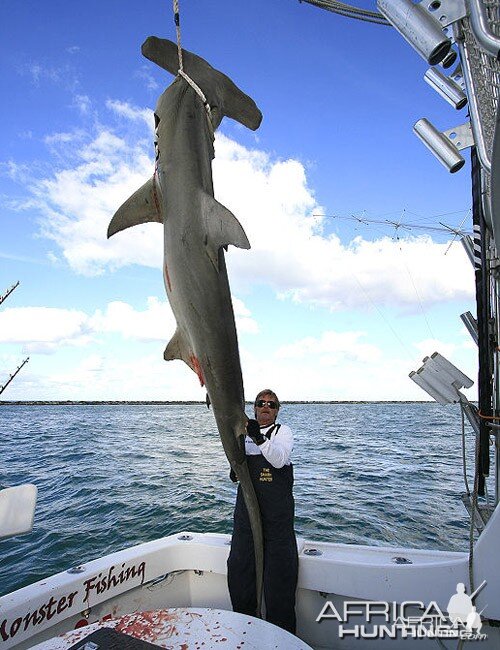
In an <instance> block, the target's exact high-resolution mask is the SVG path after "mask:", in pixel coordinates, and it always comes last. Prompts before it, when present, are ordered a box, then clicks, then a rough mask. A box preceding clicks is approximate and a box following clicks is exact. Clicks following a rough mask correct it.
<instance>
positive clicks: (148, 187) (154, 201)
mask: <svg viewBox="0 0 500 650" xmlns="http://www.w3.org/2000/svg"><path fill="white" fill-rule="evenodd" d="M150 221H157V222H158V223H163V216H162V214H161V201H160V200H159V188H158V186H157V184H156V183H155V178H154V176H153V177H151V178H150V179H149V181H147V182H146V183H144V185H143V186H142V187H140V188H139V189H138V190H137V191H136V192H134V193H133V194H132V196H129V198H128V199H127V200H126V201H125V203H123V204H122V205H121V206H120V207H119V208H118V210H117V211H116V212H115V214H114V215H113V218H112V219H111V221H110V223H109V226H108V238H109V237H111V236H112V235H114V234H115V233H117V232H120V231H121V230H125V229H126V228H130V227H131V226H137V225H139V224H141V223H148V222H150Z"/></svg>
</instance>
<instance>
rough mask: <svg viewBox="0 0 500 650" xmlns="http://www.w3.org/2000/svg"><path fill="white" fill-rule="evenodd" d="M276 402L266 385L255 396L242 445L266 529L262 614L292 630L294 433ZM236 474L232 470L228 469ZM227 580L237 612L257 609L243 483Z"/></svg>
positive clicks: (295, 562) (295, 568) (295, 571)
mask: <svg viewBox="0 0 500 650" xmlns="http://www.w3.org/2000/svg"><path fill="white" fill-rule="evenodd" d="M279 408H280V402H279V399H278V397H277V396H276V393H275V392H274V391H272V390H270V389H267V388H266V389H265V390H261V391H260V393H259V394H258V395H257V397H256V398H255V402H254V413H255V420H249V421H248V423H247V436H246V438H245V450H246V457H247V462H248V469H249V471H250V476H251V478H252V483H253V486H254V488H255V493H256V495H257V499H258V501H259V506H260V512H261V516H262V528H263V533H264V598H265V603H266V619H267V620H268V621H269V622H270V623H274V625H278V626H279V627H282V628H284V629H285V630H288V631H289V632H292V634H294V633H295V627H296V618H295V590H296V588H297V574H298V555H297V540H296V539H295V531H294V499H293V493H292V489H293V466H292V464H291V462H290V455H291V453H292V449H293V434H292V431H291V429H290V427H288V426H287V425H286V424H279V423H277V422H276V418H277V416H278V412H279ZM232 478H233V480H235V477H234V475H232ZM227 580H228V586H229V594H230V596H231V603H232V605H233V610H234V611H235V612H240V613H241V614H248V615H250V616H253V615H255V610H256V604H257V591H256V584H255V559H254V549H253V538H252V531H251V528H250V521H249V518H248V513H247V509H246V506H245V502H244V499H243V494H242V491H241V488H240V487H238V495H237V498H236V507H235V510H234V528H233V537H232V541H231V552H230V554H229V559H228V562H227Z"/></svg>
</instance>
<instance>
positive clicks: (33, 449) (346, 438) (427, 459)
mask: <svg viewBox="0 0 500 650" xmlns="http://www.w3.org/2000/svg"><path fill="white" fill-rule="evenodd" d="M248 412H249V413H250V411H248ZM280 415H281V417H280V420H281V421H282V422H284V423H287V424H289V425H290V426H291V427H292V429H293V431H294V433H295V449H294V456H293V460H294V464H295V498H296V512H297V517H296V530H297V533H298V535H300V536H302V537H305V538H307V539H315V540H322V541H330V542H344V543H357V544H376V545H379V544H388V545H397V546H399V545H401V546H411V547H414V548H432V549H443V550H455V551H457V550H467V548H468V534H469V533H468V518H467V513H466V511H465V508H464V507H463V505H462V502H461V500H460V493H461V492H463V491H464V488H463V475H462V452H461V418H460V412H459V409H458V407H442V406H439V405H437V404H427V403H426V404H390V403H389V404H384V403H381V404H376V403H367V404H285V405H284V406H283V408H282V410H281V414H280ZM466 434H467V447H468V454H469V463H470V467H471V468H472V463H471V455H472V449H473V438H472V433H471V431H470V430H469V429H467V430H466ZM0 436H1V437H0V486H1V487H7V486H10V485H17V484H19V483H24V482H31V483H35V484H36V485H37V486H38V490H39V496H38V506H37V512H36V518H35V526H34V529H33V532H32V533H30V534H27V535H24V536H19V537H16V538H13V539H10V540H4V541H0V595H3V594H5V593H8V592H10V591H12V590H13V589H16V588H19V587H22V586H24V585H26V584H29V583H30V582H33V581H35V580H39V579H41V578H43V577H45V576H47V575H51V574H53V573H56V572H58V571H62V570H64V569H67V568H68V567H70V566H73V565H76V564H81V563H83V562H85V561H88V560H91V559H93V558H96V557H99V556H102V555H104V554H106V553H110V552H112V551H117V550H119V549H122V548H124V547H126V546H129V545H133V544H138V543H140V542H146V541H149V540H152V539H155V538H157V537H161V536H164V535H169V534H172V533H175V532H177V531H179V530H191V531H199V532H202V531H204V532H223V533H230V532H231V517H232V508H233V503H234V499H235V486H234V485H233V484H232V483H231V482H230V480H229V478H228V475H229V468H228V463H227V461H226V459H225V456H224V452H223V450H222V446H221V443H220V441H219V437H218V433H217V430H216V427H215V423H214V418H213V414H212V412H211V411H208V410H207V408H206V406H204V405H196V404H190V405H44V406H19V405H5V404H4V405H0ZM469 473H470V472H469Z"/></svg>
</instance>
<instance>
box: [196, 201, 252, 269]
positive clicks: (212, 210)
mask: <svg viewBox="0 0 500 650" xmlns="http://www.w3.org/2000/svg"><path fill="white" fill-rule="evenodd" d="M202 213H203V214H204V215H205V227H206V231H205V232H206V237H205V245H206V250H207V254H208V256H209V257H210V259H211V260H212V263H213V265H214V266H215V268H216V269H217V270H218V269H219V249H220V248H221V247H222V246H224V248H226V249H227V247H228V246H229V245H230V244H231V245H232V246H236V247H237V248H245V249H248V248H250V242H249V241H248V237H247V236H246V234H245V231H244V230H243V226H242V225H241V223H240V222H239V221H238V219H237V218H236V217H235V216H234V214H233V213H232V212H231V211H230V210H228V209H227V208H226V207H225V206H224V205H222V203H219V202H218V201H217V200H216V199H214V197H213V196H211V195H210V194H207V193H205V192H204V193H203V195H202Z"/></svg>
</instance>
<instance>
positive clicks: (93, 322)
mask: <svg viewBox="0 0 500 650" xmlns="http://www.w3.org/2000/svg"><path fill="white" fill-rule="evenodd" d="M146 302H147V306H146V309H144V310H137V309H134V308H133V307H132V306H131V305H129V304H128V303H126V302H121V301H113V302H110V303H109V304H108V305H107V306H106V308H105V309H104V310H99V309H98V310H96V311H95V312H94V313H93V314H90V315H89V314H86V313H85V312H83V311H77V310H71V309H57V308H54V307H15V308H10V309H5V310H3V311H2V312H0V343H17V344H22V345H23V346H24V349H25V350H26V351H27V352H30V353H42V354H43V353H47V354H48V353H54V352H56V351H57V350H58V349H60V348H62V347H64V346H84V345H89V344H91V343H94V344H95V343H97V342H98V341H97V337H99V336H101V335H108V334H118V335H119V336H121V337H123V338H124V339H126V340H134V341H142V342H145V341H158V342H160V343H161V344H162V345H166V344H167V343H168V341H169V340H170V337H171V336H172V335H173V333H174V331H175V327H176V323H175V318H174V315H173V313H172V310H171V308H170V306H169V304H168V302H167V300H166V298H165V299H163V300H160V299H158V298H157V297H154V296H150V297H149V298H148V299H147V301H146ZM233 302H234V305H235V318H236V324H237V327H238V329H239V330H240V331H242V332H249V333H255V332H257V331H258V325H257V323H256V321H255V320H254V319H253V318H252V316H251V313H250V311H249V310H248V309H247V307H246V306H245V304H244V302H243V301H242V300H240V299H238V298H234V299H233Z"/></svg>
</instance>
